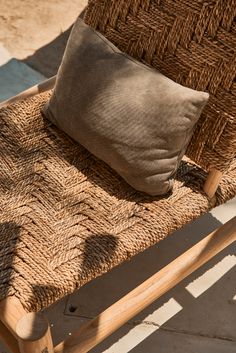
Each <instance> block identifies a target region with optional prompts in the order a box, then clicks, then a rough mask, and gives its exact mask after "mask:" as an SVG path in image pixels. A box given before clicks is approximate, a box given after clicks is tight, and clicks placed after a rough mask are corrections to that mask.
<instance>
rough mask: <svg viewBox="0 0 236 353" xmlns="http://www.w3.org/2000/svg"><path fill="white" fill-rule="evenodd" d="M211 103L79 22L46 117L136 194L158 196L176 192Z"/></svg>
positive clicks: (71, 37)
mask: <svg viewBox="0 0 236 353" xmlns="http://www.w3.org/2000/svg"><path fill="white" fill-rule="evenodd" d="M207 100H208V94H207V93H204V92H197V91H194V90H192V89H189V88H186V87H183V86H181V85H179V84H177V83H175V82H173V81H172V80H170V79H168V78H167V77H165V76H163V75H162V74H161V73H159V72H158V71H156V70H155V69H153V68H151V67H148V66H146V65H144V64H142V63H140V62H137V61H136V60H134V59H132V58H131V57H129V56H127V55H126V54H124V53H122V52H120V50H119V49H117V48H116V47H115V46H114V45H113V44H112V43H110V42H109V41H108V40H107V39H106V38H105V37H103V36H102V35H101V34H99V33H98V32H96V31H95V30H93V29H91V28H90V27H88V26H87V25H86V24H85V23H84V22H83V21H82V20H81V19H78V20H77V21H76V23H75V25H74V28H73V31H72V33H71V36H70V38H69V41H68V44H67V48H66V51H65V54H64V57H63V61H62V64H61V67H60V69H59V72H58V77H57V81H56V86H55V89H54V92H53V94H52V97H51V99H50V101H49V102H48V103H47V105H46V106H45V108H44V114H45V115H46V117H48V118H49V119H50V120H51V121H52V122H54V123H55V124H56V125H57V126H58V127H59V128H60V129H62V130H63V131H65V132H66V133H67V134H68V135H69V136H71V137H72V138H73V139H74V140H76V141H78V142H79V143H80V144H82V145H83V146H84V147H85V148H87V149H88V150H89V151H90V152H91V153H93V154H94V155H96V156H97V157H98V158H100V159H102V160H103V161H104V162H106V163H107V164H108V165H109V166H110V167H111V168H113V169H114V170H115V171H116V172H117V173H118V174H120V175H121V176H122V177H123V178H124V179H125V180H126V181H127V183H129V184H130V185H131V186H133V187H134V188H135V189H137V190H140V191H143V192H146V193H148V194H151V195H161V194H165V193H166V192H168V191H169V190H170V189H171V186H172V181H173V178H174V176H175V173H176V170H177V168H178V166H179V163H180V160H181V158H182V157H183V155H184V153H185V150H186V147H187V145H188V143H189V141H190V139H191V136H192V133H193V129H194V125H195V124H196V122H197V120H198V118H199V116H200V114H201V111H202V109H203V107H204V105H205V104H206V102H207Z"/></svg>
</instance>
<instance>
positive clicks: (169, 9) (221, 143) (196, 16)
mask: <svg viewBox="0 0 236 353" xmlns="http://www.w3.org/2000/svg"><path fill="white" fill-rule="evenodd" d="M235 15H236V0H198V1H196V0H90V1H89V4H88V8H87V11H86V14H85V22H86V23H87V24H89V25H90V26H92V27H93V28H95V29H96V30H98V31H100V32H101V33H102V34H104V35H105V36H106V37H107V38H108V39H109V40H110V41H111V42H113V43H114V44H115V45H116V46H117V47H118V48H119V49H120V50H122V51H124V52H126V53H128V54H129V55H131V56H132V57H135V58H136V59H138V60H140V61H143V62H145V63H147V64H149V65H152V66H153V67H155V68H156V69H158V70H159V71H161V72H162V73H163V74H165V75H166V76H168V77H170V78H171V79H173V80H174V81H176V82H178V83H180V84H182V85H185V86H188V87H191V88H193V89H197V90H203V91H207V92H209V93H210V100H209V103H208V105H207V106H206V108H205V109H204V112H203V114H202V116H201V119H200V120H199V123H198V125H197V127H196V130H195V132H194V136H193V138H192V140H191V142H190V144H189V147H188V150H187V155H188V156H189V157H190V158H191V159H192V160H194V161H195V162H196V163H198V164H199V165H201V167H202V168H204V169H206V170H210V169H212V168H216V169H219V170H221V171H224V170H225V169H227V167H228V166H229V164H230V163H231V161H232V159H233V158H234V157H235V155H236V81H235V77H236V22H235Z"/></svg>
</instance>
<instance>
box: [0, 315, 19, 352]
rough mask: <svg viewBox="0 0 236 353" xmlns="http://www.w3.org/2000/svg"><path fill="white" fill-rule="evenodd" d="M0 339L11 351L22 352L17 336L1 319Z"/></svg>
mask: <svg viewBox="0 0 236 353" xmlns="http://www.w3.org/2000/svg"><path fill="white" fill-rule="evenodd" d="M0 341H1V342H2V343H3V344H4V345H5V346H6V347H7V348H8V349H9V350H10V352H12V353H20V350H19V345H18V342H17V340H16V338H15V337H14V336H13V334H12V333H11V332H10V331H9V330H8V329H7V328H6V326H5V325H4V324H3V323H2V322H1V321H0Z"/></svg>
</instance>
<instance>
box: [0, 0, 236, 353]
mask: <svg viewBox="0 0 236 353" xmlns="http://www.w3.org/2000/svg"><path fill="white" fill-rule="evenodd" d="M235 11H236V4H235V0H204V1H203V0H200V1H194V0H188V1H186V0H177V1H172V0H120V1H116V0H91V1H90V2H89V4H88V8H87V11H86V14H85V21H86V22H87V23H88V24H89V25H91V26H93V27H94V28H96V29H97V30H98V31H100V32H102V33H103V34H104V35H105V36H106V37H107V38H108V39H109V40H111V41H112V42H114V44H116V45H117V46H118V47H119V48H120V49H121V50H123V51H125V52H127V53H128V54H130V55H132V56H134V57H135V58H138V59H139V60H141V61H143V62H146V63H148V64H151V65H152V66H154V67H155V68H157V69H158V70H160V71H161V72H163V73H164V74H166V75H167V76H169V77H170V78H172V79H173V80H175V81H177V82H180V83H181V84H183V85H186V86H189V87H192V88H195V89H200V90H206V91H208V92H209V93H210V102H209V104H208V105H207V107H206V108H205V110H204V113H203V114H202V117H201V120H200V121H199V123H198V126H197V127H196V130H195V133H194V136H193V138H192V140H191V143H190V145H189V147H188V151H187V155H186V157H185V158H184V160H183V161H182V164H181V166H180V168H179V170H178V174H177V176H176V181H175V184H174V189H173V192H172V193H170V194H168V195H167V196H165V197H162V198H160V197H154V198H153V197H150V196H147V195H144V194H141V193H138V192H135V191H134V190H133V189H132V188H131V187H130V186H128V185H127V184H126V183H125V182H124V181H123V180H122V179H121V178H120V177H119V176H118V175H116V173H114V172H113V171H112V170H111V169H110V168H109V167H108V166H106V165H105V164H104V163H103V162H101V161H99V160H98V159H96V158H95V157H94V156H92V155H91V154H90V153H89V152H87V151H86V150H85V149H84V148H83V147H82V146H80V145H79V144H76V143H74V142H73V141H72V140H71V139H70V138H69V137H68V136H66V135H65V134H64V133H63V132H61V131H59V130H58V129H57V128H56V127H55V126H53V125H52V124H51V123H50V122H48V121H45V120H44V118H43V117H42V115H41V113H40V110H41V108H42V106H43V105H44V103H45V102H46V100H47V99H48V97H49V96H50V91H47V90H49V89H50V88H52V86H53V83H54V81H55V78H52V79H50V80H48V81H46V82H44V83H42V84H40V85H38V86H37V87H33V88H31V89H29V90H28V91H26V92H23V93H21V94H20V95H18V96H17V97H14V98H12V99H11V100H9V101H7V102H4V103H2V104H1V105H2V109H1V111H0V117H1V119H0V125H1V148H0V155H1V163H2V165H1V172H0V173H1V174H0V205H1V208H2V212H1V216H0V217H1V225H0V234H1V237H0V242H1V247H0V259H1V261H0V319H1V321H0V322H1V324H0V337H1V339H2V340H3V342H5V343H6V344H7V345H8V347H9V348H10V349H11V350H12V352H14V353H15V352H19V351H20V352H21V353H23V352H24V353H31V352H32V353H33V352H34V353H39V352H40V353H42V352H44V353H46V352H47V353H52V352H57V353H59V352H66V353H69V352H70V353H72V352H73V353H74V352H80V353H82V352H87V351H89V350H90V349H91V348H92V347H94V346H95V345H97V344H98V343H99V342H101V341H102V340H103V339H104V338H106V337H107V336H108V335H110V334H111V333H112V332H114V331H115V330H116V329H117V328H119V327H120V326H121V325H123V324H124V323H125V322H126V321H128V320H129V319H130V318H131V317H133V316H134V315H136V314H137V313H138V312H140V311H141V310H143V309H144V308H145V307H146V306H147V305H149V304H150V303H151V302H153V301H154V300H155V299H157V298H158V297H160V296H161V295H162V294H164V293H165V292H167V291H168V290H169V289H170V288H172V287H173V286H174V285H176V284H177V283H179V282H180V281H181V280H182V279H183V278H185V277H186V276H188V275H189V274H190V273H192V272H193V271H195V270H196V269H197V268H199V267H200V266H201V265H202V264H204V263H205V262H206V261H208V260H209V259H210V258H212V257H213V256H214V255H216V254H217V253H218V252H220V251H221V250H222V249H224V248H225V247H226V246H228V245H229V244H231V243H232V242H234V241H235V240H236V218H234V219H232V220H231V221H229V222H228V223H226V224H225V225H224V226H222V227H221V228H220V229H218V230H215V231H214V232H212V233H211V234H210V235H208V236H207V237H206V238H205V239H203V240H202V241H200V242H199V243H198V244H196V245H195V246H193V247H192V248H191V249H189V250H188V251H187V252H186V253H184V254H182V255H181V256H180V257H178V258H177V259H176V260H174V261H173V262H171V263H170V264H169V265H168V266H166V267H165V268H163V269H162V270H161V271H159V272H158V273H156V274H155V275H153V276H152V277H151V278H150V279H148V280H147V281H145V282H144V283H142V284H141V285H140V286H139V287H137V288H135V289H134V290H133V291H131V292H130V293H129V294H128V295H126V296H125V297H124V298H122V299H120V300H119V301H118V302H117V303H115V304H113V305H112V306H111V307H109V308H108V309H107V310H106V311H104V312H102V313H101V314H100V315H99V316H98V317H96V318H95V319H93V320H92V321H91V322H90V323H88V324H86V325H83V326H82V327H81V329H80V331H79V332H76V333H73V334H72V336H70V337H69V338H68V339H67V340H66V341H64V342H62V343H61V344H59V345H58V346H56V347H54V348H53V344H52V339H51V333H50V328H49V326H48V323H47V321H46V319H45V317H44V316H43V314H42V313H39V312H40V310H41V309H43V308H45V307H47V306H48V305H50V304H51V303H53V302H55V301H56V300H58V299H60V298H62V297H64V296H65V295H66V294H68V293H72V292H73V291H74V290H75V289H77V288H79V287H81V286H82V285H83V284H85V283H87V282H88V281H90V280H92V279H93V278H95V277H97V276H99V275H101V274H103V273H105V272H107V271H109V270H110V269H111V268H113V267H114V266H116V265H118V264H120V263H121V262H123V261H126V260H127V259H129V258H131V257H132V256H134V255H135V254H137V253H138V252H140V251H143V250H144V249H146V248H148V247H149V246H151V245H153V244H155V243H157V242H158V241H160V240H161V239H163V238H165V237H166V236H167V235H168V234H170V233H172V232H173V231H175V230H176V229H179V228H181V227H183V226H184V225H185V224H187V223H188V222H190V221H192V220H194V219H196V218H197V217H199V216H200V215H202V214H203V213H206V212H208V211H209V210H210V209H211V208H212V207H214V206H215V205H219V204H221V203H223V202H226V201H227V200H229V199H230V198H232V197H234V196H235V195H236V159H235V155H236V153H235V152H236V114H235V113H236V99H235V96H236V81H235V74H236V52H235V48H236V23H235V22H234V18H235ZM36 93H40V94H37V95H35V94H36ZM30 96H32V97H30ZM27 97H28V98H27ZM23 98H27V99H23ZM9 103H13V104H9ZM3 106H4V107H3ZM18 344H19V345H18Z"/></svg>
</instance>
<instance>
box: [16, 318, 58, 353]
mask: <svg viewBox="0 0 236 353" xmlns="http://www.w3.org/2000/svg"><path fill="white" fill-rule="evenodd" d="M16 334H17V336H18V342H19V348H20V353H53V352H54V350H53V343H52V336H51V330H50V326H49V324H48V321H47V319H46V317H45V316H44V315H43V314H42V313H29V314H26V315H25V316H24V317H23V318H22V319H20V321H19V322H18V323H17V325H16Z"/></svg>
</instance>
